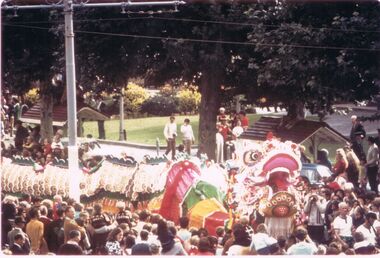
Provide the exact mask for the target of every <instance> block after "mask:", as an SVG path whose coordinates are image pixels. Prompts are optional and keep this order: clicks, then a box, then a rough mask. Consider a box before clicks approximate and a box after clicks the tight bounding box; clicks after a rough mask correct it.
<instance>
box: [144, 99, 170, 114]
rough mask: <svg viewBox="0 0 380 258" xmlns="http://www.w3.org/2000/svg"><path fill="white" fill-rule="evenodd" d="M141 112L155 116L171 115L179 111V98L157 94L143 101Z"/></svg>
mask: <svg viewBox="0 0 380 258" xmlns="http://www.w3.org/2000/svg"><path fill="white" fill-rule="evenodd" d="M141 112H142V113H148V114H149V115H154V116H170V115H172V114H174V113H177V112H178V103H177V99H175V98H173V97H167V96H161V95H156V96H154V97H151V98H149V99H148V100H146V101H145V102H144V103H143V105H142V107H141Z"/></svg>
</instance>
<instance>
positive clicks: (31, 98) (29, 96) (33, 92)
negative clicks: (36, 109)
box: [24, 88, 40, 107]
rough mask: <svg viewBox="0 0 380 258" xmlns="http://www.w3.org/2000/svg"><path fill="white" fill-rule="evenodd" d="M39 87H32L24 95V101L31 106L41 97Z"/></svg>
mask: <svg viewBox="0 0 380 258" xmlns="http://www.w3.org/2000/svg"><path fill="white" fill-rule="evenodd" d="M38 91H39V90H38V88H32V89H30V90H29V91H28V92H27V93H25V95H24V102H25V104H27V105H28V106H29V107H31V106H33V105H34V104H36V103H37V101H38V100H39V98H40V94H39V93H38Z"/></svg>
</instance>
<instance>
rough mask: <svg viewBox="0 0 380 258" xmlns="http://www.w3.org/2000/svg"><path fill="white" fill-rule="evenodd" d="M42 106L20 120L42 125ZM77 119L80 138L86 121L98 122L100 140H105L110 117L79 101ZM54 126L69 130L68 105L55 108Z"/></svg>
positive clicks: (35, 106) (27, 112)
mask: <svg viewBox="0 0 380 258" xmlns="http://www.w3.org/2000/svg"><path fill="white" fill-rule="evenodd" d="M40 117H41V105H40V103H37V104H35V105H34V106H32V107H31V108H30V109H29V110H28V111H26V112H25V113H24V114H22V115H21V118H20V120H21V121H22V122H24V123H29V124H36V125H37V124H38V125H39V124H40V123H41V118H40ZM77 117H78V136H79V137H81V136H83V122H84V121H98V130H99V139H105V129H104V121H105V120H108V119H109V117H108V116H107V115H106V114H105V113H103V112H100V111H98V110H96V109H94V108H92V107H90V106H89V105H87V104H85V103H83V102H80V101H78V102H77ZM52 119H53V126H54V127H56V128H59V129H63V130H64V131H66V129H67V104H66V103H63V104H57V105H54V107H53V113H52Z"/></svg>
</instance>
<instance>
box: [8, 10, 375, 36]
mask: <svg viewBox="0 0 380 258" xmlns="http://www.w3.org/2000/svg"><path fill="white" fill-rule="evenodd" d="M135 14H149V11H146V12H143V13H135ZM145 19H155V20H164V21H181V22H194V23H209V24H221V25H235V26H252V27H253V26H258V25H260V26H262V27H267V28H279V27H280V25H265V24H257V23H240V22H227V21H213V20H198V19H188V18H166V17H151V16H150V17H127V18H106V19H77V20H75V21H74V23H77V22H78V23H80V22H101V21H127V20H145ZM61 22H63V21H61V20H57V21H34V22H33V21H32V22H11V23H12V24H49V23H61ZM11 23H9V24H11ZM307 28H310V29H312V30H328V31H336V32H352V33H380V30H355V29H347V30H343V29H335V28H327V27H307Z"/></svg>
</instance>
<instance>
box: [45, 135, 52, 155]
mask: <svg viewBox="0 0 380 258" xmlns="http://www.w3.org/2000/svg"><path fill="white" fill-rule="evenodd" d="M43 150H44V156H45V157H46V156H47V155H48V154H51V153H52V148H51V143H50V141H49V139H48V138H45V139H44V146H43Z"/></svg>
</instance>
